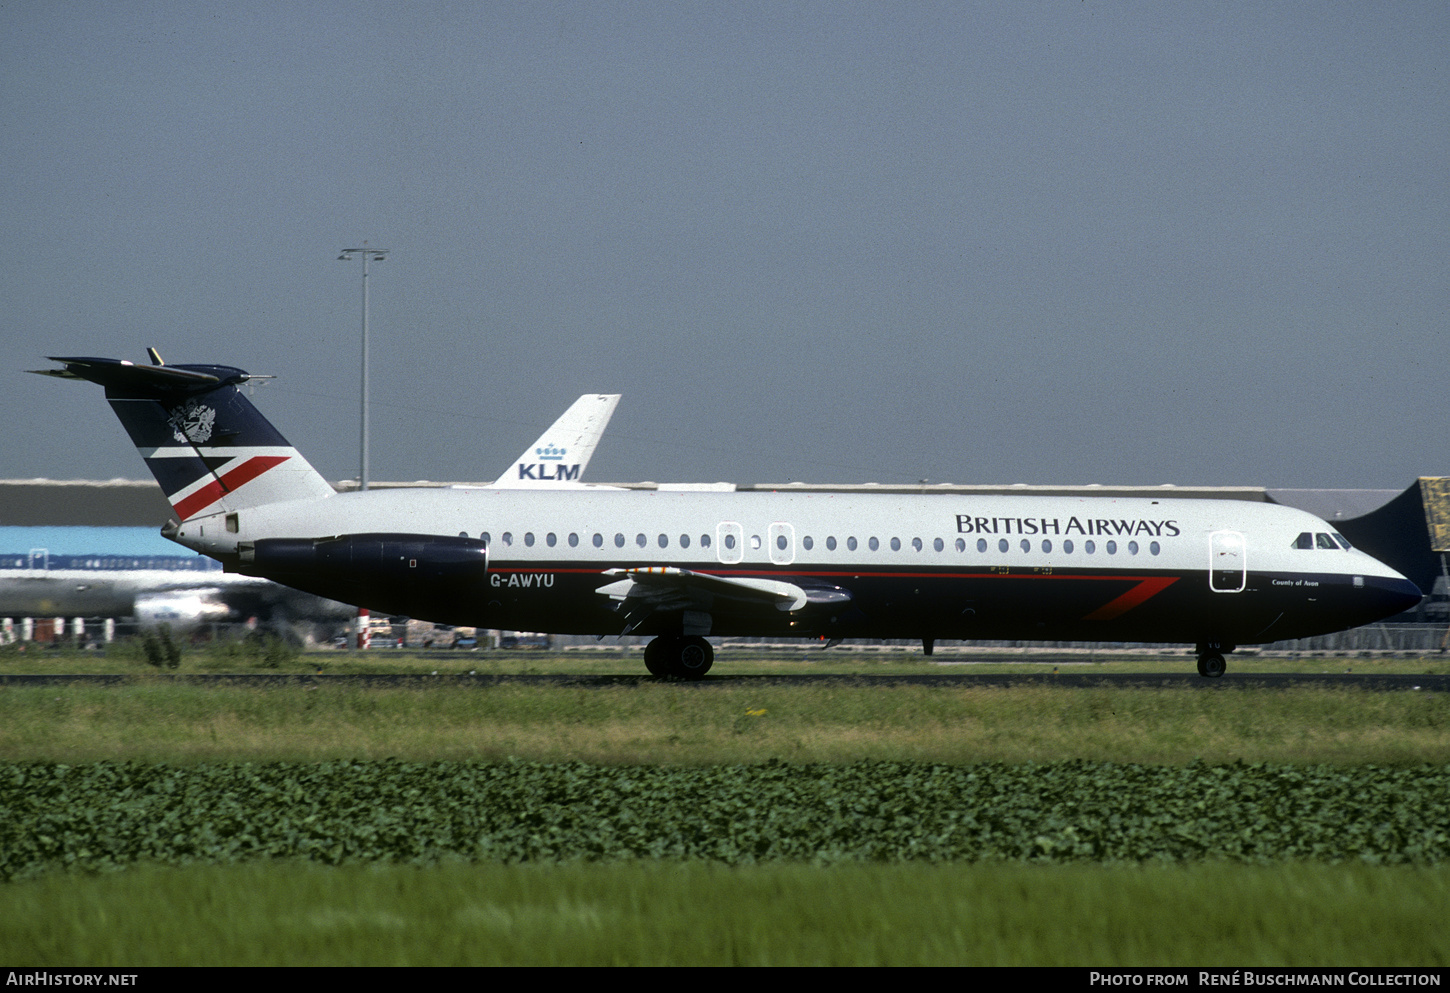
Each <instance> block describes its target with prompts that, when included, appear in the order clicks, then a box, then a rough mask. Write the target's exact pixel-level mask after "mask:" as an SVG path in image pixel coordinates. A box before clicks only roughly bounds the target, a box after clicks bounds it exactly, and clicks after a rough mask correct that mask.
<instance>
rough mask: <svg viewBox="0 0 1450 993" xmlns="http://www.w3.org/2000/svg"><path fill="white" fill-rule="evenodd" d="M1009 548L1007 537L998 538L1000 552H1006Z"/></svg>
mask: <svg viewBox="0 0 1450 993" xmlns="http://www.w3.org/2000/svg"><path fill="white" fill-rule="evenodd" d="M1007 548H1008V545H1007V539H1006V538H1002V539H1000V540H998V542H997V551H999V552H1005V551H1006V550H1007Z"/></svg>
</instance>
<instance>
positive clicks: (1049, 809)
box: [0, 761, 1450, 881]
mask: <svg viewBox="0 0 1450 993" xmlns="http://www.w3.org/2000/svg"><path fill="white" fill-rule="evenodd" d="M256 858H305V859H310V860H313V861H318V862H325V863H328V864H345V863H350V862H358V861H362V862H405V863H421V864H426V863H431V862H436V861H439V860H442V859H447V858H458V859H465V860H483V861H491V862H508V863H522V862H539V861H544V862H572V861H580V860H585V861H601V860H602V861H618V860H632V859H670V860H681V861H693V860H704V861H710V862H721V863H724V864H727V865H749V864H753V863H757V862H800V863H805V862H814V863H817V864H829V863H833V862H883V861H884V862H899V861H917V860H920V861H927V862H979V861H1002V860H1006V861H1046V862H1077V861H1093V862H1114V861H1155V860H1156V861H1198V860H1204V859H1207V860H1223V859H1227V860H1234V861H1248V862H1265V861H1275V860H1284V859H1314V860H1318V861H1326V862H1341V861H1350V860H1353V861H1361V862H1367V863H1373V864H1380V863H1384V864H1418V865H1433V864H1436V863H1439V862H1442V861H1445V860H1446V859H1447V858H1450V766H1420V767H1415V768H1406V769H1383V768H1376V767H1373V766H1363V767H1361V766H1352V767H1329V766H1311V767H1299V766H1268V765H1246V764H1242V763H1240V764H1235V765H1231V766H1205V765H1197V764H1194V765H1187V766H1137V765H1109V764H1101V763H1086V762H1059V763H1053V764H1048V765H1030V764H1028V765H1000V764H992V765H966V766H949V765H923V764H905V763H896V762H860V763H853V764H850V765H800V764H786V763H768V764H765V765H735V766H700V767H687V768H666V767H660V766H597V765H585V764H583V763H570V764H555V765H541V764H533V763H522V762H518V763H486V764H485V763H449V762H432V763H402V762H391V761H385V762H354V761H349V762H324V763H298V764H288V763H265V764H253V763H243V764H227V765H193V766H186V767H175V766H168V765H160V764H144V765H143V764H132V763H109V762H104V763H94V764H89V765H75V766H71V765H53V764H50V763H17V764H10V765H5V766H0V879H3V880H7V881H8V880H12V879H16V878H21V877H25V876H30V875H34V874H35V873H37V872H39V871H41V870H43V869H46V868H52V867H64V868H68V869H83V870H101V869H112V868H116V867H118V866H123V865H127V864H130V863H134V862H140V861H154V862H162V863H186V862H235V861H243V860H248V859H256Z"/></svg>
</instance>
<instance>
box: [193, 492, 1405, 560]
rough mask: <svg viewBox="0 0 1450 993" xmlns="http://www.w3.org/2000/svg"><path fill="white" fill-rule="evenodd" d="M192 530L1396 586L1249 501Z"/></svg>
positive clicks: (840, 503)
mask: <svg viewBox="0 0 1450 993" xmlns="http://www.w3.org/2000/svg"><path fill="white" fill-rule="evenodd" d="M226 516H227V515H222V514H217V515H211V516H208V517H200V518H194V519H192V520H190V521H187V522H186V523H185V524H184V525H182V526H181V528H180V529H179V530H178V532H177V533H176V534H174V535H172V537H174V539H175V540H177V541H179V542H180V543H182V544H184V545H186V546H187V547H190V548H193V549H195V550H197V551H200V552H203V553H205V554H208V555H215V556H218V557H225V556H227V555H231V554H234V553H235V552H236V547H237V543H238V542H245V541H254V540H258V539H262V538H271V537H297V538H302V537H328V536H332V535H340V534H356V533H364V532H397V533H408V534H432V535H467V536H469V537H474V538H484V539H485V540H486V541H487V543H488V546H489V562H490V568H503V567H506V566H509V565H516V566H520V567H527V566H528V565H529V564H531V563H540V564H542V563H547V562H554V563H557V562H560V561H568V562H569V563H570V564H571V565H573V566H575V567H587V566H590V565H595V564H597V565H598V567H599V569H600V570H601V571H602V570H604V569H608V568H614V567H621V566H625V567H634V566H650V565H662V566H669V565H685V564H690V563H694V564H697V565H698V564H700V563H706V562H713V563H718V564H721V565H730V566H734V567H736V568H750V567H760V568H762V569H765V570H771V569H778V568H779V567H782V566H786V567H792V568H794V569H803V568H829V569H832V570H850V569H851V568H852V567H853V566H856V567H860V568H862V569H867V570H871V569H879V568H881V567H893V568H897V569H899V568H909V567H911V566H913V565H919V566H923V567H931V566H934V567H940V566H952V567H957V566H960V567H972V568H983V569H991V568H994V567H1004V566H1005V567H1011V568H1014V569H1015V568H1021V567H1028V568H1037V569H1053V568H1058V569H1066V568H1076V569H1093V570H1112V569H1123V570H1134V571H1141V570H1145V569H1154V570H1173V571H1184V572H1187V571H1191V572H1202V571H1205V570H1208V569H1210V568H1214V567H1216V566H1214V565H1212V564H1211V561H1210V556H1211V555H1212V554H1217V553H1215V552H1214V551H1213V543H1212V542H1211V536H1212V535H1214V534H1215V533H1217V532H1236V533H1239V534H1242V535H1243V536H1244V537H1243V544H1242V549H1243V552H1242V557H1243V561H1242V562H1241V563H1238V566H1237V567H1238V568H1247V569H1249V570H1252V571H1254V572H1274V573H1304V574H1310V573H1324V572H1332V573H1338V574H1353V575H1360V576H1381V577H1387V578H1393V577H1397V576H1398V574H1397V573H1395V572H1394V570H1392V569H1390V568H1389V567H1388V566H1385V565H1384V564H1382V563H1380V562H1379V561H1377V560H1376V559H1374V558H1372V557H1371V556H1369V555H1366V554H1364V553H1362V552H1360V551H1358V550H1345V549H1343V548H1339V547H1336V548H1333V549H1325V548H1310V549H1301V548H1296V547H1294V545H1295V539H1296V537H1297V536H1298V535H1300V534H1302V533H1305V532H1309V533H1311V534H1321V533H1330V532H1332V530H1333V529H1332V528H1331V527H1330V525H1328V524H1326V523H1325V522H1324V521H1323V520H1321V519H1319V518H1317V517H1315V516H1313V515H1312V514H1309V513H1306V512H1304V511H1299V510H1295V509H1293V508H1289V507H1284V506H1279V505H1276V504H1267V503H1250V502H1244V501H1237V500H1196V499H1172V498H1165V499H1161V500H1154V499H1138V498H1101V497H1046V496H979V495H962V494H920V495H918V494H897V493H891V494H871V493H866V494H863V493H819V492H816V493H771V492H746V493H713V492H668V491H650V490H619V489H603V488H601V489H593V488H590V487H581V488H579V489H574V490H567V491H547V490H546V491H532V492H517V491H508V490H489V489H469V488H451V489H392V490H372V491H368V492H362V493H349V494H339V495H337V496H335V497H333V498H331V499H327V500H318V501H305V502H304V501H299V502H292V503H281V504H270V505H264V506H260V507H253V508H249V509H244V510H241V511H240V512H238V513H237V514H236V515H235V530H228V528H227V524H226V521H225V517H226Z"/></svg>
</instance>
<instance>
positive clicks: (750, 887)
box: [0, 861, 1450, 967]
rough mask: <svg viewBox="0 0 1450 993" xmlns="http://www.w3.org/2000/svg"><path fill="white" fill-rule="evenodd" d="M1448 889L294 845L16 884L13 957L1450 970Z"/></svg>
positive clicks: (5, 936)
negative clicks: (298, 850)
mask: <svg viewBox="0 0 1450 993" xmlns="http://www.w3.org/2000/svg"><path fill="white" fill-rule="evenodd" d="M1447 904H1450V868H1446V867H1443V866H1442V867H1438V868H1431V869H1419V868H1409V867H1369V866H1361V865H1348V866H1325V865H1313V864H1303V863H1288V864H1284V865H1280V866H1275V867H1272V868H1263V867H1257V866H1245V865H1237V864H1225V863H1208V864H1204V863H1197V864H1191V865H1169V866H1164V865H1155V864H1149V865H1141V866H1137V865H1115V866H1087V865H1056V866H1041V865H1020V864H963V863H946V864H941V863H933V864H927V863H899V864H889V865H879V864H876V865H872V864H860V863H850V864H842V865H835V866H831V867H830V868H828V869H817V868H815V867H812V866H800V865H779V864H777V865H770V866H759V865H757V866H744V867H738V868H731V867H726V866H721V865H718V864H712V863H708V862H689V863H679V862H670V861H643V862H633V863H621V862H613V863H582V864H581V863H574V864H540V865H528V866H505V865H497V864H486V863H485V864H478V865H440V866H435V867H428V868H413V867H398V866H390V867H369V866H352V867H344V868H325V867H317V866H315V865H313V864H311V863H303V864H298V863H295V862H287V861H279V862H267V863H249V864H246V865H242V866H225V867H215V866H190V867H187V868H185V869H173V868H162V867H148V868H138V869H134V870H132V871H129V872H125V873H107V874H103V875H99V876H90V877H84V876H70V875H60V874H50V875H46V876H43V877H41V878H38V879H34V880H30V881H27V882H24V883H12V884H9V885H7V886H0V959H3V960H4V961H5V962H7V963H8V964H10V965H12V966H16V967H25V966H44V965H58V966H79V965H93V966H98V965H127V966H153V965H202V966H208V965H244V966H246V965H275V964H293V965H350V966H367V965H680V964H684V963H688V964H691V965H1078V966H1084V965H1092V966H1095V967H1104V966H1132V965H1193V966H1230V967H1241V966H1256V967H1257V966H1289V965H1293V966H1305V965H1320V966H1335V965H1337V966H1371V965H1397V966H1441V967H1443V966H1445V965H1446V964H1447V963H1450V932H1447V930H1446V928H1445V926H1444V908H1445V907H1446V905H1447Z"/></svg>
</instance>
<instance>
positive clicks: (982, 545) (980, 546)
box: [977, 538, 987, 552]
mask: <svg viewBox="0 0 1450 993" xmlns="http://www.w3.org/2000/svg"><path fill="white" fill-rule="evenodd" d="M986 550H987V539H986V538H978V539H977V551H979V552H985V551H986Z"/></svg>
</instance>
